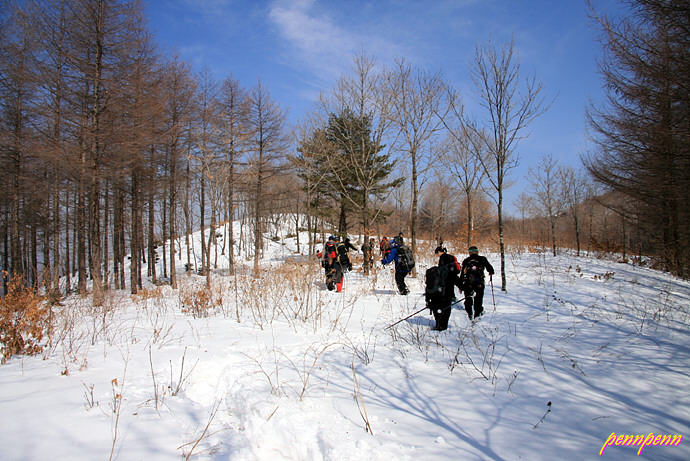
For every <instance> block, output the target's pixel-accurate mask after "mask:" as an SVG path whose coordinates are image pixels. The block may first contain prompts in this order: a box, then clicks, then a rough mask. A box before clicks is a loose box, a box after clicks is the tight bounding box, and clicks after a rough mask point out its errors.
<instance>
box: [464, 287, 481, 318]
mask: <svg viewBox="0 0 690 461" xmlns="http://www.w3.org/2000/svg"><path fill="white" fill-rule="evenodd" d="M463 292H464V294H465V311H466V312H467V316H468V317H469V318H470V320H472V319H475V318H477V317H481V316H482V314H484V306H483V303H484V285H478V286H476V287H474V288H470V289H465V290H463ZM472 293H474V297H473V296H472Z"/></svg>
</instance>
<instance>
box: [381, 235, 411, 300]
mask: <svg viewBox="0 0 690 461" xmlns="http://www.w3.org/2000/svg"><path fill="white" fill-rule="evenodd" d="M390 244H391V245H390V246H391V249H390V253H388V256H386V257H385V258H384V259H382V260H381V264H383V265H384V266H385V265H386V264H390V263H391V262H393V261H395V284H396V285H397V286H398V292H399V293H400V294H401V295H407V294H408V293H409V292H410V289H409V288H407V285H406V284H405V277H407V274H409V273H410V272H412V269H414V264H415V263H414V256H413V254H412V250H410V247H408V246H407V245H403V244H402V239H400V238H399V237H395V238H392V239H391V240H390Z"/></svg>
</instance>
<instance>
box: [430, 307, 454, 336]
mask: <svg viewBox="0 0 690 461" xmlns="http://www.w3.org/2000/svg"><path fill="white" fill-rule="evenodd" d="M450 312H451V308H450V304H447V305H444V306H432V307H431V313H432V314H434V320H436V326H435V327H434V330H439V331H443V330H445V329H447V328H448V321H449V320H450Z"/></svg>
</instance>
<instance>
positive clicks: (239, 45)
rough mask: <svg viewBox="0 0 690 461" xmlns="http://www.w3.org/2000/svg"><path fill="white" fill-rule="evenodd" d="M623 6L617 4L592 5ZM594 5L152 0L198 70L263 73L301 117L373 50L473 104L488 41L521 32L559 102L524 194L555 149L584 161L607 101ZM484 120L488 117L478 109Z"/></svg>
mask: <svg viewBox="0 0 690 461" xmlns="http://www.w3.org/2000/svg"><path fill="white" fill-rule="evenodd" d="M592 3H593V5H594V7H595V9H596V10H597V11H605V12H615V11H616V10H618V9H619V8H620V7H619V5H618V4H619V2H618V1H617V0H592ZM587 9H588V7H587V4H586V2H585V0H455V1H453V0H438V1H413V0H380V1H373V0H372V1H360V0H352V1H348V0H265V1H261V0H257V1H252V0H150V1H147V2H146V11H147V14H148V18H149V24H150V27H151V29H152V30H153V31H154V34H155V35H156V38H157V41H158V42H159V43H160V44H161V45H163V46H166V47H168V48H169V49H170V50H177V51H178V52H179V53H180V55H181V57H182V58H183V59H185V60H187V61H189V62H190V63H191V64H192V65H193V67H194V69H195V70H201V69H203V68H204V67H207V68H208V69H210V70H211V71H212V73H213V75H214V77H215V78H216V79H218V80H222V79H224V78H226V77H227V76H229V75H231V74H232V75H233V76H234V77H235V78H237V79H239V80H240V82H241V83H242V85H243V86H245V87H248V88H250V87H252V86H254V85H255V84H256V83H257V81H258V80H259V79H260V80H261V83H262V85H264V86H266V87H267V88H268V89H269V91H270V93H271V96H272V97H273V99H274V100H276V101H277V102H279V103H280V104H281V106H282V107H283V108H284V109H288V110H289V114H290V120H291V121H296V120H299V119H300V118H301V117H302V116H303V115H304V114H305V112H306V111H307V110H308V108H309V107H310V105H311V103H312V102H313V101H314V99H315V98H316V96H317V95H318V93H319V91H322V90H325V91H328V90H329V89H331V87H332V86H333V84H334V83H335V81H336V79H337V78H338V77H339V76H340V75H341V74H342V73H343V72H349V71H350V70H351V68H352V58H353V56H354V55H355V54H357V53H359V52H361V51H365V52H366V53H367V54H368V55H369V56H372V57H374V58H376V60H377V61H378V62H379V63H380V64H383V65H388V64H392V63H393V61H394V60H395V58H396V57H404V58H405V59H406V61H407V62H409V63H412V64H414V65H416V66H417V67H420V68H424V69H427V70H429V71H432V72H436V71H441V72H442V73H443V76H444V77H445V79H446V80H448V81H449V82H451V83H452V84H453V85H454V86H455V87H456V88H458V89H459V90H460V91H461V93H462V94H463V95H464V98H465V102H466V105H467V106H468V108H469V109H470V110H472V106H473V104H474V103H473V102H472V100H471V97H472V96H471V82H470V77H469V68H468V65H469V60H470V58H471V57H472V55H473V54H474V50H475V46H476V44H477V43H480V44H484V43H487V42H488V41H489V40H491V41H492V42H493V43H496V44H499V45H500V44H502V43H507V42H509V41H510V40H511V38H514V40H515V49H516V51H517V53H518V57H519V62H520V66H521V72H522V74H523V76H525V77H526V76H529V75H533V74H534V75H536V77H537V78H538V79H539V80H541V81H542V83H543V86H544V95H545V96H546V97H547V98H548V99H553V98H555V101H554V102H553V104H552V106H551V108H550V109H549V111H548V112H546V114H544V115H542V116H541V118H540V119H538V120H537V121H535V122H534V123H533V124H532V125H531V126H530V127H529V130H528V131H529V134H530V136H529V138H527V139H525V140H523V141H521V143H520V144H519V145H518V148H517V152H518V154H519V156H520V158H521V161H520V166H519V167H518V168H517V169H515V170H513V171H512V173H511V177H512V179H513V180H514V181H515V182H516V184H515V185H514V186H513V187H511V188H510V189H509V190H508V191H507V192H508V194H507V201H508V202H510V201H511V200H513V199H514V198H515V197H516V196H517V195H518V194H519V193H520V192H521V191H522V190H523V189H524V187H525V181H524V179H523V178H524V176H525V175H526V174H527V172H528V170H529V168H530V167H535V166H536V165H537V163H538V162H539V159H540V158H541V157H542V156H543V155H545V154H552V155H553V156H554V158H555V159H557V160H558V161H559V163H561V164H563V165H570V166H574V167H579V157H580V155H581V154H582V153H584V152H586V150H587V149H588V142H587V135H586V129H585V122H584V111H585V107H586V105H587V103H588V101H589V100H590V99H591V100H594V101H597V100H599V99H600V98H601V95H602V90H601V80H600V77H599V75H598V73H597V69H596V59H597V57H598V56H599V55H600V52H601V51H600V46H599V44H598V43H597V41H596V30H595V29H594V27H593V26H592V25H591V24H590V22H589V20H588V18H587ZM478 115H479V114H478Z"/></svg>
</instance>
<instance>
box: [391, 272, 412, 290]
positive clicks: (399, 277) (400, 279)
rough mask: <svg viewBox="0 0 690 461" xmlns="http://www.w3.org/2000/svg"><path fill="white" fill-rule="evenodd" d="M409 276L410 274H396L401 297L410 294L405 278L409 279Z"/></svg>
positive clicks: (396, 282)
mask: <svg viewBox="0 0 690 461" xmlns="http://www.w3.org/2000/svg"><path fill="white" fill-rule="evenodd" d="M407 274H409V272H398V271H396V272H395V284H396V285H398V291H399V292H400V294H401V295H406V294H408V293H409V292H410V290H409V288H407V285H406V284H405V277H407Z"/></svg>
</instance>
